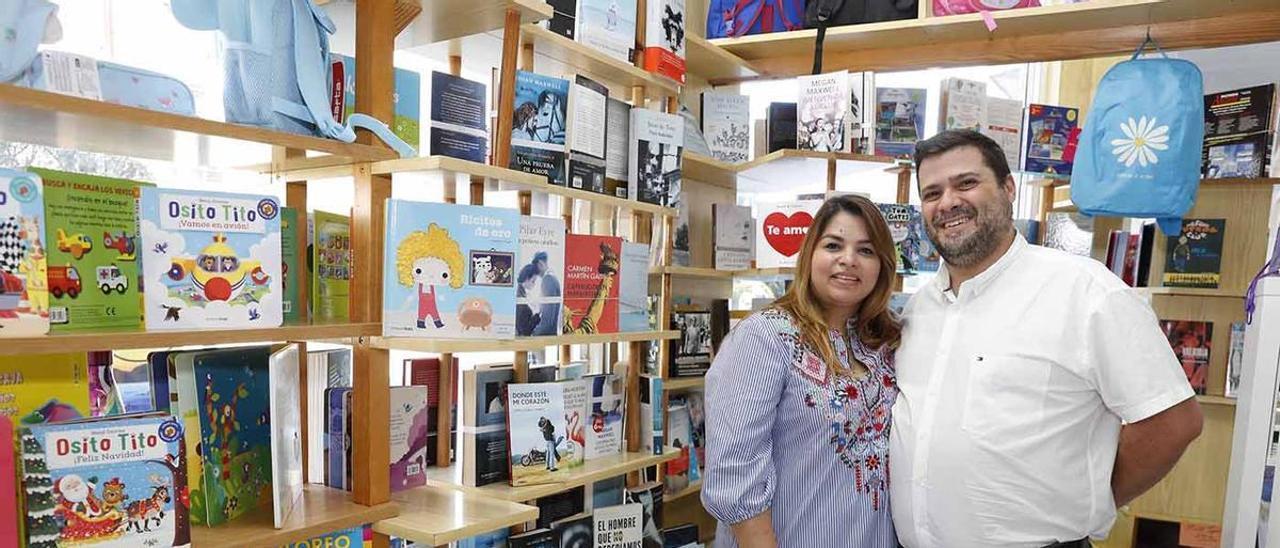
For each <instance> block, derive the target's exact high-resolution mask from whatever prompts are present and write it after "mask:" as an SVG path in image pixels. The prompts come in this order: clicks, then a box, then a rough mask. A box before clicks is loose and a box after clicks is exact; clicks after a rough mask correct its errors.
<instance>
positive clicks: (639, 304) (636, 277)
mask: <svg viewBox="0 0 1280 548" xmlns="http://www.w3.org/2000/svg"><path fill="white" fill-rule="evenodd" d="M620 259H621V260H620V262H621V263H622V266H621V267H620V268H619V270H618V276H620V278H621V279H620V280H619V283H618V331H619V332H622V333H628V332H636V331H649V246H648V245H646V244H637V243H632V242H627V241H624V242H622V256H621V258H620Z"/></svg>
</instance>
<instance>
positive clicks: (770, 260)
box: [755, 200, 822, 268]
mask: <svg viewBox="0 0 1280 548" xmlns="http://www.w3.org/2000/svg"><path fill="white" fill-rule="evenodd" d="M821 206H822V201H821V200H799V201H792V202H778V203H772V204H768V203H766V204H760V206H759V209H758V210H757V213H758V215H757V216H756V223H757V224H756V226H757V228H756V239H757V242H759V243H758V244H757V245H756V246H755V247H756V268H784V267H794V266H795V265H796V255H797V254H798V253H800V246H801V245H803V244H804V237H805V234H808V233H809V226H810V225H812V224H813V216H814V214H816V213H817V212H818V208H819V207H821Z"/></svg>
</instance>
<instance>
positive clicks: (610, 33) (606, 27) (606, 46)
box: [578, 0, 637, 63]
mask: <svg viewBox="0 0 1280 548" xmlns="http://www.w3.org/2000/svg"><path fill="white" fill-rule="evenodd" d="M636 7H637V6H636V2H635V0H579V1H578V41H579V42H582V43H583V44H585V45H586V46H587V47H589V48H592V49H595V50H597V51H602V52H604V53H605V54H607V55H608V56H610V57H613V58H614V59H617V60H619V61H625V62H627V63H631V62H632V61H633V60H634V57H635V43H636Z"/></svg>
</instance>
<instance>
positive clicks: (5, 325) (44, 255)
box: [0, 168, 49, 338]
mask: <svg viewBox="0 0 1280 548" xmlns="http://www.w3.org/2000/svg"><path fill="white" fill-rule="evenodd" d="M41 187H42V185H41V182H40V176H39V175H37V174H35V173H31V172H26V171H15V170H12V169H2V168H0V338H4V337H29V336H32V335H43V334H45V333H48V332H49V284H48V276H47V269H48V266H49V263H48V251H47V249H46V246H45V244H46V243H47V242H46V241H45V230H44V229H45V220H44V198H42V197H41V190H40V189H41Z"/></svg>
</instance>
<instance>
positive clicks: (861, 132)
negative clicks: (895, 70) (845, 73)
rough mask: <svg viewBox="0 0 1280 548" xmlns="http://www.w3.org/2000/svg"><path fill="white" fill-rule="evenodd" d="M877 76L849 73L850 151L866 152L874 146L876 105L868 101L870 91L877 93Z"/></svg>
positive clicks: (866, 73) (867, 73)
mask: <svg viewBox="0 0 1280 548" xmlns="http://www.w3.org/2000/svg"><path fill="white" fill-rule="evenodd" d="M874 80H875V78H874V75H872V74H871V73H869V72H850V73H849V114H850V120H849V127H850V129H851V132H850V135H849V139H850V141H852V142H851V143H850V149H849V152H855V153H860V154H865V153H867V152H869V151H870V150H871V148H872V144H871V142H872V139H873V137H874V136H875V128H876V116H875V110H876V109H875V108H874V105H870V104H868V103H867V96H868V91H870V93H871V94H875V82H874Z"/></svg>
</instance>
